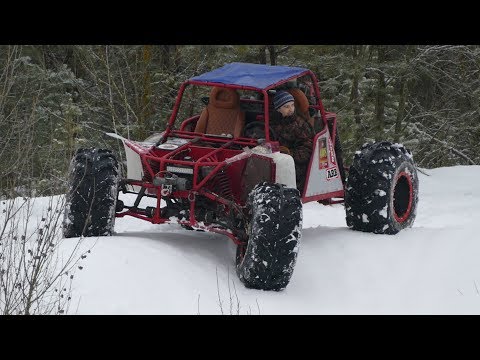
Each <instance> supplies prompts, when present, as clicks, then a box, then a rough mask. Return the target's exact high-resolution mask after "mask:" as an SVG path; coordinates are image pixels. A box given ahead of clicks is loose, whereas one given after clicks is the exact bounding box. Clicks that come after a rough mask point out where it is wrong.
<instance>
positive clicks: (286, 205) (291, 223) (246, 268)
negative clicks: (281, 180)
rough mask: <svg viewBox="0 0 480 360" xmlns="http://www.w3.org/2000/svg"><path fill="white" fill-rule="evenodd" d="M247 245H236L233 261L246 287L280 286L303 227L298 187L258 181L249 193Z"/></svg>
mask: <svg viewBox="0 0 480 360" xmlns="http://www.w3.org/2000/svg"><path fill="white" fill-rule="evenodd" d="M248 208H249V213H250V222H249V226H248V237H249V238H248V242H247V246H246V247H245V246H238V248H237V256H236V265H237V274H238V276H239V278H240V280H241V281H242V282H243V283H244V284H245V286H246V287H248V288H254V289H261V290H275V291H280V290H283V289H284V288H285V287H286V286H287V285H288V283H289V282H290V278H291V277H292V274H293V269H294V266H295V262H296V259H297V253H298V247H299V241H300V239H301V231H302V202H301V200H300V193H299V191H298V190H297V189H293V188H287V187H285V186H284V185H280V184H271V183H265V182H263V183H260V184H258V185H256V186H255V188H254V189H253V190H252V191H251V192H250V194H249V197H248Z"/></svg>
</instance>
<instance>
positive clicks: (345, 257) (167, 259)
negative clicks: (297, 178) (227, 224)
mask: <svg viewBox="0 0 480 360" xmlns="http://www.w3.org/2000/svg"><path fill="white" fill-rule="evenodd" d="M425 171H426V172H427V173H428V174H429V175H430V176H425V175H423V174H419V178H420V192H419V206H418V211H417V219H416V221H415V223H414V225H413V227H412V228H410V229H406V230H404V231H402V232H400V233H399V234H397V235H394V236H388V235H374V234H367V233H361V232H355V231H352V230H350V229H348V228H347V226H346V223H345V211H344V208H343V205H334V206H323V205H320V204H318V203H308V204H305V205H304V226H303V237H302V240H301V245H300V251H299V255H298V259H297V264H296V267H295V270H294V273H293V277H292V280H291V282H290V284H289V286H288V287H287V288H286V289H285V290H284V291H281V292H266V291H259V290H251V289H246V288H245V287H244V286H243V284H242V283H241V282H240V281H239V279H238V278H237V276H236V274H235V266H234V257H235V245H234V244H233V243H232V241H231V240H229V239H228V238H227V237H224V236H222V235H216V234H211V233H204V232H197V231H187V230H184V229H182V228H181V227H179V226H178V225H152V224H149V223H147V222H143V221H140V220H138V219H134V218H121V219H117V223H116V226H115V230H116V233H117V234H116V236H112V237H100V238H95V239H93V238H89V239H85V240H84V241H83V243H82V247H83V248H84V249H86V248H89V247H92V249H91V253H90V254H89V256H88V257H87V258H86V259H84V260H82V261H81V265H82V266H83V270H81V271H77V273H76V277H75V281H74V282H73V298H72V301H73V302H72V304H71V309H70V313H78V314H198V313H199V314H202V315H203V314H221V313H222V312H223V313H224V314H230V313H234V314H235V313H240V314H259V313H260V314H480V236H479V234H478V231H479V228H480V227H479V224H480V187H479V186H478V184H479V180H480V166H455V167H449V168H438V169H433V170H425ZM76 240H78V239H66V241H67V243H66V247H65V249H66V250H68V247H69V246H73V244H74V243H75V242H76ZM220 302H221V305H220Z"/></svg>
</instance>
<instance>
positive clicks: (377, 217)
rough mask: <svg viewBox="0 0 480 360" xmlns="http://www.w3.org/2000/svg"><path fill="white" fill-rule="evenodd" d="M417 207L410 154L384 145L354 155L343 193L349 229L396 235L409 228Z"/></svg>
mask: <svg viewBox="0 0 480 360" xmlns="http://www.w3.org/2000/svg"><path fill="white" fill-rule="evenodd" d="M417 203H418V176H417V170H416V168H415V164H414V162H413V157H412V154H411V152H410V151H409V150H407V149H406V148H405V147H404V146H403V145H399V144H392V143H390V142H386V141H384V142H378V143H373V144H365V145H363V146H362V148H361V150H360V151H357V152H356V154H355V158H354V160H353V164H352V166H351V167H350V170H349V173H348V178H347V183H346V191H345V211H346V220H347V225H348V226H349V227H350V228H352V229H354V230H359V231H365V232H372V233H377V234H396V233H398V232H399V231H400V230H402V229H404V228H406V227H410V226H412V224H413V222H414V220H415V217H416V211H417Z"/></svg>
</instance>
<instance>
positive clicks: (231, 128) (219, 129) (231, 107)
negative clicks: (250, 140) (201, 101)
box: [195, 87, 245, 137]
mask: <svg viewBox="0 0 480 360" xmlns="http://www.w3.org/2000/svg"><path fill="white" fill-rule="evenodd" d="M244 125H245V113H244V112H243V111H240V96H239V95H238V93H237V91H236V90H235V89H228V88H223V87H214V88H213V89H212V91H211V92H210V100H209V102H208V105H207V107H206V108H205V110H203V112H202V114H201V115H200V118H199V119H198V122H197V125H196V127H195V132H200V133H205V134H213V135H222V134H225V135H227V134H231V135H233V137H239V136H241V135H242V131H243V127H244Z"/></svg>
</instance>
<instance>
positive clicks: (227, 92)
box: [209, 87, 240, 109]
mask: <svg viewBox="0 0 480 360" xmlns="http://www.w3.org/2000/svg"><path fill="white" fill-rule="evenodd" d="M209 103H210V104H212V105H213V106H215V107H218V108H222V109H233V108H236V107H238V106H239V105H240V95H238V93H237V91H236V90H235V89H229V88H222V87H214V88H213V89H212V91H211V92H210V101H209Z"/></svg>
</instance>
